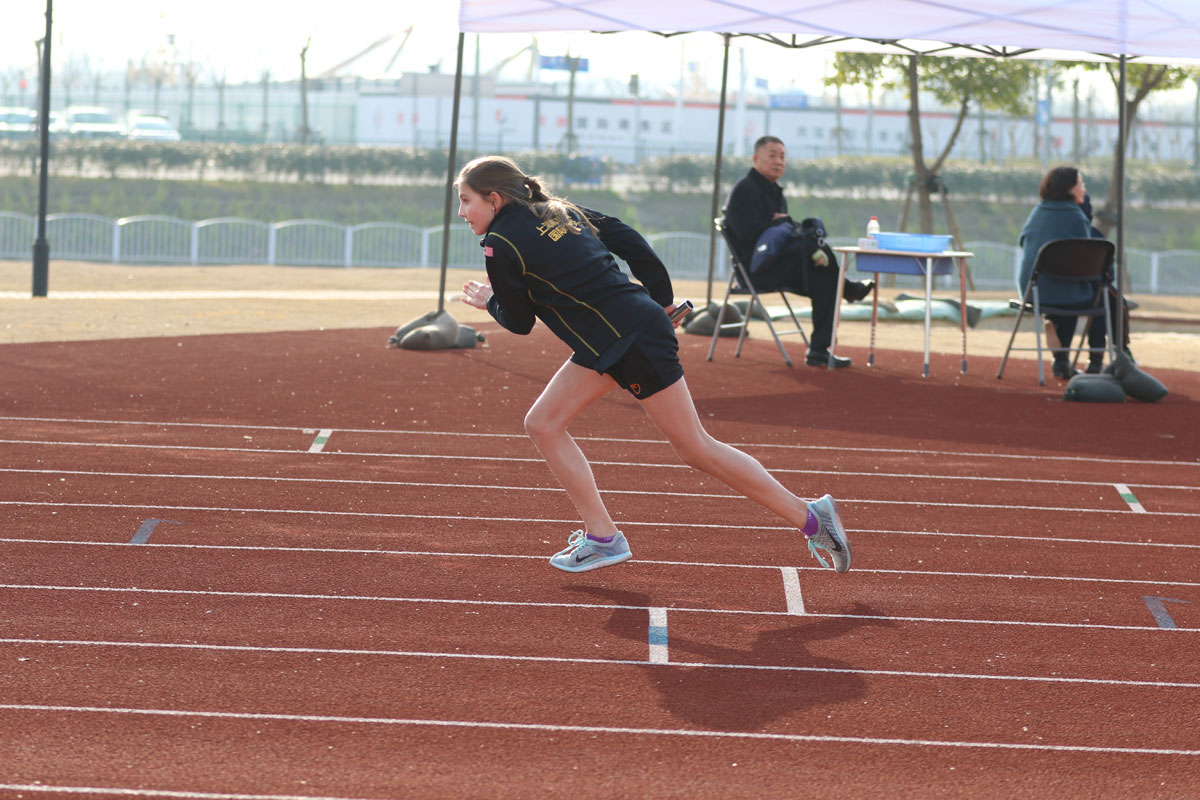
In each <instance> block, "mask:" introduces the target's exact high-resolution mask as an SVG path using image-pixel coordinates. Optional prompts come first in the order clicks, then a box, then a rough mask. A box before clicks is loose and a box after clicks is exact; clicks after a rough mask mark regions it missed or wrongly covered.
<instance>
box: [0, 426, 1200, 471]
mask: <svg viewBox="0 0 1200 800" xmlns="http://www.w3.org/2000/svg"><path fill="white" fill-rule="evenodd" d="M0 421H13V422H65V423H73V424H90V425H92V424H94V425H150V426H165V427H186V428H228V429H233V430H276V431H303V430H305V428H304V427H302V426H301V427H292V426H280V425H246V424H241V425H237V424H221V423H208V422H177V421H176V422H161V421H159V422H153V421H147V420H112V419H76V418H65V417H22V416H0ZM337 430H339V431H341V432H343V433H367V434H381V435H393V436H416V435H420V436H450V437H454V438H467V437H479V438H493V439H523V440H526V441H528V439H529V437H528V435H527V434H523V433H484V432H467V431H432V430H403V429H389V430H381V429H376V428H341V427H339V428H338V429H337ZM575 439H576V440H577V441H581V442H614V443H620V444H651V445H655V446H661V445H665V444H668V442H666V441H665V440H662V439H632V438H623V437H614V436H576V437H575ZM729 444H731V445H733V446H735V447H765V448H775V449H785V450H833V451H837V452H840V453H867V454H870V455H876V454H879V453H889V454H899V455H918V456H960V457H963V458H983V459H988V458H999V459H1018V460H1028V461H1072V462H1092V463H1098V464H1105V465H1108V466H1113V465H1120V464H1151V465H1155V466H1181V467H1200V459H1196V460H1194V461H1158V460H1152V459H1119V460H1114V459H1112V458H1098V457H1089V456H1054V455H1045V454H1036V453H995V452H991V453H980V452H969V451H958V450H925V449H916V448H887V447H846V446H843V445H812V444H790V443H789V444H779V443H775V442H729Z"/></svg>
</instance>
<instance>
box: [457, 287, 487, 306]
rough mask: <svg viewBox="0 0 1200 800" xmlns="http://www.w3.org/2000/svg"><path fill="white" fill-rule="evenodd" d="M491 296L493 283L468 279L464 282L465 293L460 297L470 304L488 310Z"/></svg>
mask: <svg viewBox="0 0 1200 800" xmlns="http://www.w3.org/2000/svg"><path fill="white" fill-rule="evenodd" d="M491 296H492V287H491V285H489V284H486V283H480V282H479V281H467V282H466V283H464V284H463V293H462V297H461V298H460V299H461V300H462V301H463V302H464V303H466V304H467V305H469V306H474V307H475V308H482V309H484V310H487V304H488V299H489V298H491Z"/></svg>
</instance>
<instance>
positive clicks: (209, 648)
mask: <svg viewBox="0 0 1200 800" xmlns="http://www.w3.org/2000/svg"><path fill="white" fill-rule="evenodd" d="M656 612H662V614H661V619H662V625H661V627H662V628H664V629H665V628H666V609H664V608H651V609H650V615H651V619H652V620H653V619H654V618H655V615H656ZM0 644H13V645H29V646H36V645H45V646H48V647H54V648H65V647H96V648H102V647H112V648H127V649H131V650H195V651H200V652H211V653H278V654H282V655H319V656H354V657H356V658H361V657H364V656H371V657H379V658H428V659H455V660H461V661H501V662H503V661H510V662H528V663H539V664H542V663H544V664H586V665H591V666H618V667H622V666H633V667H640V666H645V665H646V664H647V663H651V664H670V665H671V666H673V667H684V668H687V669H694V668H696V667H702V668H704V669H713V670H741V671H750V672H754V671H758V672H796V673H817V674H826V675H865V676H870V677H884V678H930V679H934V680H962V681H999V682H1002V683H1003V682H1013V683H1051V684H1069V685H1080V686H1128V687H1135V688H1141V689H1200V683H1197V682H1194V681H1139V680H1130V679H1127V678H1073V677H1070V676H1066V675H1000V674H995V673H971V672H931V671H920V670H901V669H868V668H865V667H811V666H799V665H785V664H715V663H712V662H708V661H705V662H692V661H670V660H669V659H668V658H667V649H666V646H665V645H664V647H663V649H662V650H661V651H660V652H661V653H662V659H661V660H658V661H656V660H655V659H654V657H653V653H652V654H651V658H650V660H649V661H648V662H647V661H638V660H635V659H629V658H571V657H568V656H532V655H530V656H518V655H502V654H499V653H464V652H462V651H461V650H456V651H454V652H445V653H443V652H437V651H429V650H368V649H363V648H349V647H283V646H270V645H221V644H202V643H199V642H122V641H98V640H87V639H0Z"/></svg>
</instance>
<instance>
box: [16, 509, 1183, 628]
mask: <svg viewBox="0 0 1200 800" xmlns="http://www.w3.org/2000/svg"><path fill="white" fill-rule="evenodd" d="M525 522H528V520H525ZM174 524H180V523H174ZM622 524H624V525H638V524H645V525H650V524H653V523H648V522H647V523H636V522H625V521H622ZM780 530H787V531H789V532H790V531H793V530H794V529H790V528H784V529H780ZM0 544H37V545H49V546H52V547H59V546H65V547H138V548H139V549H140V550H142V551H147V550H154V549H169V548H173V549H183V550H220V551H258V552H267V553H320V554H325V555H329V554H333V555H369V556H413V557H419V558H485V559H517V560H527V561H540V560H544V559H545V558H546V556H545V555H522V554H520V553H495V552H488V553H464V552H461V551H460V552H454V551H447V550H376V549H366V548H352V547H294V546H293V547H282V546H271V545H225V544H194V543H182V542H163V543H155V544H152V545H151V544H148V543H145V542H89V541H81V540H77V539H31V538H27V537H21V538H18V537H3V538H0ZM638 563H639V564H654V565H657V566H664V567H692V568H701V569H707V568H712V569H751V570H753V569H767V570H775V569H778V570H781V571H782V573H783V583H784V592H785V593H788V592H792V593H793V594H791V595H788V603H789V606H788V607H789V608H791V604H792V603H796V604H798V606H799V608H800V611H799V612H797V613H800V614H803V613H804V610H803V609H804V602H803V600H802V599H801V595H800V578H799V570H805V571H808V572H826V571H828V570H827V568H825V567H818V566H804V567H780V566H777V565H775V564H744V563H728V562H721V561H668V560H665V559H651V558H639V559H638ZM854 571H855V572H856V573H859V574H864V575H907V576H910V577H925V576H933V577H937V578H984V579H996V580H1002V581H1014V580H1025V581H1065V582H1068V583H1120V584H1132V585H1135V586H1184V587H1200V581H1166V580H1158V579H1154V578H1099V577H1092V576H1088V575H1082V576H1080V575H1031V574H1028V573H1023V572H1022V573H1016V572H1011V573H1010V572H965V571H961V570H957V571H956V570H922V569H884V568H882V567H879V568H871V567H857V568H855V570H854ZM791 581H794V582H795V586H794V588H790V587H789V582H791ZM789 613H790V612H789Z"/></svg>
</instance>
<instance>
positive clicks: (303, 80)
mask: <svg viewBox="0 0 1200 800" xmlns="http://www.w3.org/2000/svg"><path fill="white" fill-rule="evenodd" d="M311 45H312V37H311V36H310V37H308V39H307V40H306V41H305V42H304V47H302V48H300V130H298V131H296V133H297V136H298V138H299V140H300V144H308V140H309V138H311V134H312V128H310V127H309V126H308V48H309V47H310V46H311Z"/></svg>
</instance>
